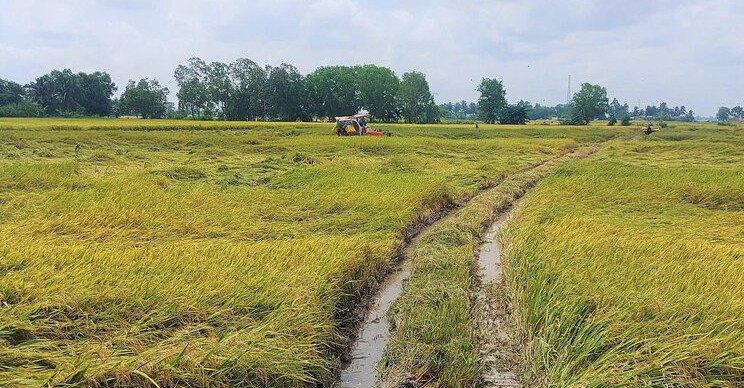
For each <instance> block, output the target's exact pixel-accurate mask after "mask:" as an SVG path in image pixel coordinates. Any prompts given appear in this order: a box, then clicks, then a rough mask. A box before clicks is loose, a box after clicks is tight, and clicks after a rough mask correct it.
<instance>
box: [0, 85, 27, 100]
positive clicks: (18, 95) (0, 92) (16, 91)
mask: <svg viewBox="0 0 744 388" xmlns="http://www.w3.org/2000/svg"><path fill="white" fill-rule="evenodd" d="M23 97H24V92H23V86H21V85H20V84H17V83H15V82H13V81H7V80H4V79H2V78H0V106H3V105H9V104H18V103H20V102H21V101H23Z"/></svg>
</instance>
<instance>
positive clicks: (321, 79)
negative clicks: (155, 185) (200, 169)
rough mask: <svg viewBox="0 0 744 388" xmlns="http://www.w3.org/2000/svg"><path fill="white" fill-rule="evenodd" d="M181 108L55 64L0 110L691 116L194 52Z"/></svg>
mask: <svg viewBox="0 0 744 388" xmlns="http://www.w3.org/2000/svg"><path fill="white" fill-rule="evenodd" d="M174 77H175V80H176V83H177V84H178V91H177V93H176V96H177V97H178V107H177V109H176V107H174V106H173V105H172V104H171V103H169V102H168V95H169V93H170V91H169V90H168V88H165V87H162V86H161V85H160V83H159V82H158V81H157V80H154V79H147V78H143V79H140V80H139V81H134V80H130V81H129V82H128V83H127V85H126V86H125V88H124V90H123V92H122V94H121V96H120V97H119V98H113V95H114V93H115V92H116V91H117V90H118V88H117V86H116V85H115V84H114V82H113V81H112V80H111V77H110V76H109V74H108V73H106V72H101V71H96V72H93V73H84V72H79V73H74V72H72V71H71V70H70V69H64V70H53V71H51V72H50V73H48V74H45V75H42V76H41V77H39V78H37V79H36V80H34V81H33V82H30V83H29V84H27V85H20V84H18V83H15V82H13V81H8V80H4V79H0V116H20V117H32V116H62V117H78V116H80V117H82V116H121V115H132V116H138V117H142V118H162V117H166V116H167V117H171V118H191V119H206V120H278V121H310V120H315V119H321V120H329V121H330V120H333V118H334V117H335V116H339V115H349V114H354V113H356V112H359V111H360V110H362V109H365V110H367V111H368V112H369V113H370V115H371V119H373V120H376V121H381V122H396V121H405V122H409V123H436V122H440V120H441V119H442V118H445V119H450V120H479V121H481V122H485V123H502V124H524V123H525V122H526V121H527V120H540V119H551V118H558V119H560V120H561V122H562V123H564V124H573V125H582V124H587V123H588V122H590V121H592V120H596V119H601V120H609V122H610V123H612V124H614V123H615V122H617V121H618V120H622V122H623V123H625V122H629V121H630V119H631V118H636V119H638V118H641V119H655V120H682V121H693V120H694V119H695V116H694V113H693V111H692V110H688V109H687V108H686V107H685V106H679V107H678V106H675V107H669V106H668V105H667V103H665V102H662V103H661V104H660V105H659V106H655V105H649V106H646V107H645V108H640V107H637V106H636V107H634V108H633V110H630V108H629V105H628V104H627V103H626V104H621V103H620V102H619V101H618V100H617V99H616V98H615V99H613V100H612V102H609V100H608V98H607V91H606V89H605V88H604V87H601V86H599V85H593V84H590V83H584V84H582V86H581V89H580V90H579V91H578V92H577V93H576V94H574V95H573V97H572V99H571V101H570V102H569V103H568V104H558V105H555V106H544V105H540V104H534V105H533V104H531V103H530V102H529V101H523V100H520V101H519V102H518V103H516V104H509V103H508V102H507V100H506V89H505V88H504V86H503V83H502V82H501V81H499V80H497V79H494V78H483V79H482V80H481V82H480V84H479V85H478V87H477V89H476V90H477V91H478V92H479V93H480V97H479V98H478V101H477V102H466V101H464V100H463V101H461V102H455V103H452V102H449V103H445V104H441V105H437V104H435V102H434V97H433V95H432V93H431V90H430V88H429V83H428V81H427V80H426V76H425V75H424V74H423V73H421V72H417V71H411V72H407V73H404V74H403V75H402V77H400V78H399V77H398V76H397V75H396V74H395V72H393V71H392V70H391V69H389V68H387V67H383V66H377V65H358V66H322V67H319V68H317V69H316V70H315V71H313V72H312V73H309V74H306V75H303V74H301V73H300V72H299V71H298V70H297V68H296V67H294V66H292V65H290V64H286V63H282V64H281V65H279V66H270V65H263V66H261V65H259V64H257V63H256V62H254V61H252V60H250V59H247V58H238V59H236V60H235V61H233V62H231V63H222V62H211V63H207V62H205V61H204V60H202V59H201V58H198V57H193V58H190V59H189V60H188V61H187V62H186V63H184V64H181V65H178V66H177V67H176V69H175V71H174ZM743 116H744V111H743V110H742V108H741V107H739V106H737V107H734V108H731V109H729V108H725V107H722V108H721V110H719V114H718V117H719V121H722V122H723V121H726V120H728V118H729V117H731V118H739V119H741V118H742V117H743Z"/></svg>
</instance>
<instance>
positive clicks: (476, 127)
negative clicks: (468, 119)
mask: <svg viewBox="0 0 744 388" xmlns="http://www.w3.org/2000/svg"><path fill="white" fill-rule="evenodd" d="M473 123H474V124H475V129H478V122H477V121H474V122H473Z"/></svg>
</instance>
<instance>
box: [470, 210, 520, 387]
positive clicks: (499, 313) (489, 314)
mask: <svg viewBox="0 0 744 388" xmlns="http://www.w3.org/2000/svg"><path fill="white" fill-rule="evenodd" d="M508 215H509V213H507V214H503V215H501V217H499V219H498V220H497V221H496V222H494V223H493V224H491V227H490V228H489V229H488V231H487V232H486V234H485V236H484V237H483V245H482V246H481V249H480V252H479V254H478V267H479V271H478V272H479V275H480V278H481V288H480V290H479V292H478V302H477V304H478V308H479V310H480V313H481V314H482V316H483V321H484V322H482V327H481V328H480V329H481V333H484V335H482V337H485V338H486V340H485V341H484V344H483V349H482V354H481V356H482V357H483V360H484V361H485V370H484V372H483V382H484V385H485V386H486V387H519V386H520V384H519V380H518V378H517V375H516V373H514V371H512V370H510V368H508V367H505V366H504V365H508V364H510V361H511V360H510V359H511V358H513V356H512V355H511V354H510V352H509V350H508V349H509V348H508V343H509V335H508V334H507V331H506V328H505V324H506V322H505V318H506V316H505V311H504V308H503V305H502V304H503V301H498V300H495V298H494V290H495V289H496V288H498V287H500V286H502V282H503V274H504V269H503V266H502V264H501V246H500V245H499V242H498V235H499V232H500V231H501V230H502V229H503V228H504V225H505V224H506V222H507V219H508Z"/></svg>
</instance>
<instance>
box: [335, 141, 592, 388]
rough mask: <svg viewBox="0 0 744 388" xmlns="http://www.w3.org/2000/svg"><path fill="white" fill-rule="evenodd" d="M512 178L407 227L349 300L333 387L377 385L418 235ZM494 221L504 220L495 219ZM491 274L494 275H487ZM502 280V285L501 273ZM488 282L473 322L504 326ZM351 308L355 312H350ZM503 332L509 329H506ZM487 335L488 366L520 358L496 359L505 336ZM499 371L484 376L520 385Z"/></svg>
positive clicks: (587, 151)
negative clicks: (384, 263)
mask: <svg viewBox="0 0 744 388" xmlns="http://www.w3.org/2000/svg"><path fill="white" fill-rule="evenodd" d="M594 152H596V149H582V150H579V151H574V152H566V153H563V154H561V155H558V156H556V157H555V158H551V159H547V160H544V161H542V162H539V163H535V164H533V165H530V166H528V167H526V168H524V169H520V170H518V171H517V172H515V173H514V174H512V175H510V176H514V175H517V174H522V173H529V172H530V171H533V170H539V169H541V168H543V167H545V166H546V165H551V166H550V169H552V168H553V167H554V166H552V165H557V164H560V162H561V161H562V159H569V158H583V157H587V156H589V155H591V154H593V153H594ZM572 155H578V156H572ZM507 178H508V177H506V178H500V179H498V180H497V181H489V182H486V184H484V185H483V186H482V187H481V188H480V189H479V190H478V191H476V192H474V193H473V194H471V195H468V196H467V197H463V198H460V199H459V200H458V201H457V202H455V201H445V202H443V203H441V204H439V206H437V207H436V209H434V210H431V211H429V212H427V213H426V214H423V215H421V216H420V217H419V218H418V220H417V221H416V222H415V223H414V225H413V226H412V227H410V228H408V229H407V230H406V232H405V233H404V235H403V237H402V239H401V244H399V246H398V247H397V249H396V252H395V254H394V256H393V260H392V261H393V264H392V265H391V266H389V267H388V268H385V269H383V270H381V271H380V272H379V273H378V274H377V276H375V278H374V280H372V281H371V282H370V283H369V284H368V286H367V287H366V290H365V292H364V293H363V294H362V296H361V297H359V298H356V299H355V300H353V301H350V303H349V305H347V309H345V311H347V314H345V315H346V316H343V317H341V321H342V322H344V323H343V324H342V329H341V331H342V334H343V335H344V336H345V338H347V342H346V344H345V346H344V348H343V350H342V352H341V353H342V354H341V355H340V356H339V358H340V360H341V363H340V364H341V365H340V369H339V370H338V374H337V379H336V380H335V381H334V382H333V383H332V384H330V385H331V386H335V387H372V386H374V385H375V382H376V377H377V372H376V370H375V366H376V364H377V362H378V361H379V360H380V358H381V357H382V354H383V352H384V350H385V345H386V344H387V340H388V337H389V330H388V329H389V328H388V323H387V320H386V318H385V316H386V314H387V311H388V309H389V308H390V306H391V305H392V303H393V302H394V301H395V299H397V297H398V296H399V295H400V294H401V293H402V291H403V287H404V285H405V282H406V280H407V279H408V277H409V276H410V273H411V269H412V265H411V263H410V261H409V260H407V259H406V254H405V252H406V250H407V249H408V248H409V247H410V246H411V245H413V244H414V242H415V238H416V237H417V236H418V235H419V234H420V233H421V232H422V231H423V230H425V229H427V228H429V227H431V226H432V225H433V224H434V223H436V222H438V221H440V220H441V219H443V218H444V217H447V216H449V215H451V214H453V213H455V212H456V211H457V210H459V209H461V208H463V207H465V206H467V204H468V203H469V202H471V201H472V200H473V199H475V198H477V197H478V196H479V195H481V194H483V193H484V192H487V191H489V190H491V189H493V188H494V187H497V186H499V185H500V184H501V183H503V182H504V181H505V180H506V179H507ZM535 183H536V182H534V183H531V184H529V185H528V187H527V189H529V188H531V187H532V186H534V184H535ZM523 195H524V192H523V193H520V194H519V195H517V196H516V197H515V198H514V201H516V200H517V199H519V197H521V196H523ZM511 206H512V203H511V202H510V203H508V204H507V205H506V206H502V207H501V208H499V209H497V210H498V211H497V212H496V213H495V214H496V215H498V216H499V217H500V216H502V215H503V213H504V212H505V211H507V210H509V209H510V208H511ZM493 221H494V218H490V219H489V220H488V221H487V222H485V223H484V225H483V228H484V230H485V228H486V227H488V226H489V225H490V224H491V223H492V222H493ZM494 225H500V224H499V223H498V222H494ZM497 232H498V231H496V232H494V235H495V233H497ZM489 236H490V234H487V235H486V242H488V239H489ZM494 244H495V242H494ZM494 246H495V245H494ZM490 249H493V248H490ZM499 260H500V256H499ZM494 270H496V271H500V269H493V268H489V269H486V270H485V271H486V272H487V273H491V272H493V271H494ZM486 276H490V275H488V274H486ZM499 276H500V274H499ZM497 283H499V284H501V283H500V278H499V281H498V282H497ZM489 284H490V285H493V284H494V282H482V284H481V288H480V289H479V290H475V291H476V295H478V297H477V298H476V299H477V300H476V302H475V303H476V306H478V308H477V310H476V312H475V313H474V315H475V316H474V321H476V322H479V323H482V322H484V321H490V320H494V321H493V322H497V323H488V325H489V326H488V327H491V328H493V327H494V325H497V326H498V327H501V328H502V329H503V328H504V327H505V326H504V323H503V322H505V321H504V320H503V319H502V318H501V316H503V315H504V312H505V311H506V310H504V309H503V308H501V307H499V306H502V305H504V304H503V303H501V301H503V295H502V294H503V287H491V286H489ZM499 295H501V296H499ZM350 306H353V307H350ZM349 312H351V313H350V314H349ZM497 330H499V329H497ZM502 331H503V332H504V333H506V331H505V329H503V330H502ZM479 334H480V333H479ZM486 337H487V336H481V335H479V338H480V339H481V342H482V346H483V349H484V350H483V351H482V352H481V354H482V355H483V356H484V362H485V365H486V366H487V368H490V366H491V365H497V367H496V368H495V369H494V370H501V369H504V368H511V367H514V366H515V364H514V363H513V362H511V361H508V360H513V359H516V358H515V357H511V356H508V357H506V356H504V357H501V358H503V360H501V359H499V357H496V359H493V357H494V354H498V353H503V352H507V349H506V347H505V346H504V345H503V344H502V343H505V342H506V339H505V340H503V341H500V342H498V346H496V347H495V348H494V346H493V344H491V342H490V341H487V340H486ZM505 338H506V337H505ZM492 359H493V360H492ZM511 364H514V365H511ZM510 365H511V366H510ZM490 369H493V368H490ZM509 370H511V369H509ZM494 373H495V374H494ZM499 373H501V372H498V373H496V372H489V373H486V375H487V376H484V381H494V382H495V383H496V385H491V386H518V385H515V384H516V381H517V380H516V374H514V375H512V374H510V373H509V372H507V373H506V374H499ZM490 374H493V376H492V377H488V375H490ZM499 379H501V380H499ZM499 381H502V383H499ZM512 383H513V384H512ZM510 384H511V385H510Z"/></svg>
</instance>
